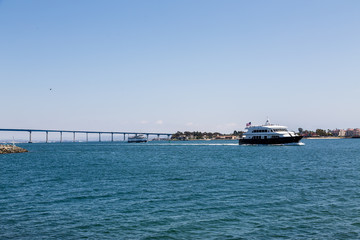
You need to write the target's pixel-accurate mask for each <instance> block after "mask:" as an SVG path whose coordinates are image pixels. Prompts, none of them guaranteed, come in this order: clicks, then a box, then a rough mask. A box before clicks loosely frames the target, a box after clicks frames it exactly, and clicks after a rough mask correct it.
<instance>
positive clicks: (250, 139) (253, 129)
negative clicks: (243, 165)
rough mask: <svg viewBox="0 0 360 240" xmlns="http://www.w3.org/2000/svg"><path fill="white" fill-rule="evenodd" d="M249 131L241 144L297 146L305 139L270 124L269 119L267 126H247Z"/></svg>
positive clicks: (244, 135)
mask: <svg viewBox="0 0 360 240" xmlns="http://www.w3.org/2000/svg"><path fill="white" fill-rule="evenodd" d="M245 129H246V130H247V131H246V132H245V133H244V134H243V136H242V137H241V138H240V139H239V144H240V145H242V144H294V143H295V144H296V143H299V142H300V140H301V139H302V138H303V137H302V136H300V135H298V134H296V133H295V132H293V131H289V130H288V129H287V127H286V126H281V125H277V124H270V121H269V119H268V120H267V121H266V123H265V125H261V126H252V125H251V122H249V123H247V124H246V128H245Z"/></svg>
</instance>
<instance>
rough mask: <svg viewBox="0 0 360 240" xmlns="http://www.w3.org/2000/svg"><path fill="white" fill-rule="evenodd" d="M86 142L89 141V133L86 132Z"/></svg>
mask: <svg viewBox="0 0 360 240" xmlns="http://www.w3.org/2000/svg"><path fill="white" fill-rule="evenodd" d="M86 142H89V133H86Z"/></svg>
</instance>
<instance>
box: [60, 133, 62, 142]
mask: <svg viewBox="0 0 360 240" xmlns="http://www.w3.org/2000/svg"><path fill="white" fill-rule="evenodd" d="M60 142H61V143H62V132H60Z"/></svg>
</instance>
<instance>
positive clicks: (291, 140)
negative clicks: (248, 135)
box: [239, 136, 302, 145]
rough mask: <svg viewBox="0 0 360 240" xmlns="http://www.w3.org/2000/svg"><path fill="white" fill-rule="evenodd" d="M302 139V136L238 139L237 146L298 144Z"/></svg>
mask: <svg viewBox="0 0 360 240" xmlns="http://www.w3.org/2000/svg"><path fill="white" fill-rule="evenodd" d="M301 139H302V136H294V137H279V138H268V139H240V140H239V144H240V145H242V144H287V143H298V142H299V141H300V140H301Z"/></svg>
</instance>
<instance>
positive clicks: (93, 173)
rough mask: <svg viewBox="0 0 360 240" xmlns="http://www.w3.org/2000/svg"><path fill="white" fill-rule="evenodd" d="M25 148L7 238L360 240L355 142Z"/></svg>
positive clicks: (0, 233) (8, 158) (0, 231)
mask: <svg viewBox="0 0 360 240" xmlns="http://www.w3.org/2000/svg"><path fill="white" fill-rule="evenodd" d="M303 142H304V143H305V144H306V145H305V146H239V145H237V142H236V141H188V142H164V143H161V142H150V143H146V144H128V143H61V144H60V143H52V144H40V143H38V144H23V145H21V146H22V147H25V148H27V149H28V150H30V152H29V153H24V154H8V155H0V167H1V168H0V239H79V238H89V239H359V238H360V139H341V140H338V139H336V140H303Z"/></svg>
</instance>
